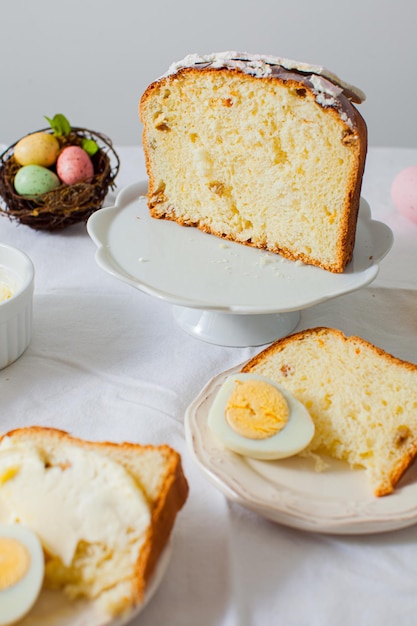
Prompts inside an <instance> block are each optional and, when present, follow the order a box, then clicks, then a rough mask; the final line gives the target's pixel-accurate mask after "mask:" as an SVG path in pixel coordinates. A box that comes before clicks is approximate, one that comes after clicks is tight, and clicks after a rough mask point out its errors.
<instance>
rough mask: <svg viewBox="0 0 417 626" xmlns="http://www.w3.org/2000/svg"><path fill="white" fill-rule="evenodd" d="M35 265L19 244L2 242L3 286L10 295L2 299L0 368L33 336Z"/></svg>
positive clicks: (0, 278) (0, 267)
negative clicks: (11, 244) (12, 244)
mask: <svg viewBox="0 0 417 626" xmlns="http://www.w3.org/2000/svg"><path fill="white" fill-rule="evenodd" d="M34 283H35V269H34V266H33V263H32V261H31V260H30V258H29V257H28V256H27V255H26V254H25V253H24V252H22V251H21V250H19V249H18V248H14V247H13V246H9V245H7V244H3V243H1V244H0V286H1V287H2V290H1V291H2V293H3V295H4V292H5V291H6V290H7V291H8V292H9V293H10V297H8V298H7V299H3V298H2V299H1V300H0V369H3V368H5V367H7V366H8V365H10V364H11V363H13V362H14V361H16V360H17V359H18V358H19V357H20V356H21V355H22V354H23V352H24V351H25V350H26V348H27V347H28V345H29V343H30V340H31V338H32V304H33V291H34Z"/></svg>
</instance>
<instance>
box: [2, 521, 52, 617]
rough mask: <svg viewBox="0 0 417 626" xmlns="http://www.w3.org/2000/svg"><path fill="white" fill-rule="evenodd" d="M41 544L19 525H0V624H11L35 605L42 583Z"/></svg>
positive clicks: (31, 533) (33, 534) (42, 560)
mask: <svg viewBox="0 0 417 626" xmlns="http://www.w3.org/2000/svg"><path fill="white" fill-rule="evenodd" d="M44 569H45V563H44V556H43V550H42V546H41V543H40V541H39V539H38V537H37V535H35V533H33V532H32V531H31V530H29V529H28V528H26V527H25V526H21V525H20V524H1V525H0V626H6V625H7V626H8V625H10V624H14V623H16V622H17V621H19V620H20V619H22V617H24V616H25V615H26V614H27V613H28V612H29V611H30V609H31V608H32V606H33V605H34V603H35V601H36V599H37V597H38V595H39V593H40V590H41V587H42V582H43V575H44Z"/></svg>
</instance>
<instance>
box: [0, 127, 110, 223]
mask: <svg viewBox="0 0 417 626" xmlns="http://www.w3.org/2000/svg"><path fill="white" fill-rule="evenodd" d="M35 139H36V141H34V140H35ZM86 141H87V142H93V143H95V145H96V148H97V149H96V152H95V153H94V154H92V155H89V154H88V153H87V152H86V151H85V150H84V148H83V147H82V146H84V145H85V143H86ZM34 152H35V153H36V165H34V164H33V161H34V157H33V154H34ZM119 166H120V161H119V157H118V155H117V153H116V151H115V150H114V148H113V145H112V142H111V140H110V139H109V138H108V137H106V136H105V135H102V134H100V133H97V132H94V131H91V130H88V129H86V128H78V127H72V128H71V130H70V132H68V134H66V135H62V136H58V137H56V136H55V135H54V134H53V130H52V129H51V128H44V129H41V130H38V131H35V132H34V133H30V134H29V135H26V136H25V137H22V139H20V140H18V141H17V142H15V143H14V144H13V145H11V146H9V147H8V148H7V150H5V151H4V152H3V154H2V155H0V213H1V214H3V215H6V216H7V217H9V218H10V219H12V220H16V221H17V222H19V223H21V224H26V225H27V226H30V227H31V228H34V229H35V230H47V231H56V230H61V229H63V228H66V227H67V226H70V225H72V224H76V223H77V222H86V221H87V220H88V218H89V217H90V215H91V214H92V213H94V211H97V210H98V209H99V208H101V206H102V205H103V202H104V199H105V197H106V195H107V193H108V191H109V189H110V188H111V189H113V188H114V180H115V178H116V176H117V173H118V171H119Z"/></svg>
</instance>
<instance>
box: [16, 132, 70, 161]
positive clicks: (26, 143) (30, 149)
mask: <svg viewBox="0 0 417 626" xmlns="http://www.w3.org/2000/svg"><path fill="white" fill-rule="evenodd" d="M59 149H60V146H59V141H58V139H57V138H56V137H54V135H51V134H50V133H44V132H38V133H32V134H31V135H26V137H23V139H21V140H20V141H18V142H17V144H16V145H15V147H14V158H15V159H16V161H17V162H18V163H19V165H42V166H43V167H50V166H51V165H54V163H55V162H56V160H57V158H58V153H59Z"/></svg>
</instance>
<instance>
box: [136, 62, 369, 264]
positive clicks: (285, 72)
mask: <svg viewBox="0 0 417 626" xmlns="http://www.w3.org/2000/svg"><path fill="white" fill-rule="evenodd" d="M364 97H365V96H364V94H363V93H362V92H361V91H360V90H359V89H357V88H355V87H353V86H350V85H348V84H347V83H345V82H344V81H342V80H340V79H339V78H338V77H337V76H335V75H334V74H332V73H331V72H329V71H327V70H325V69H324V68H322V67H319V66H314V65H308V64H305V63H299V62H295V61H290V60H288V59H282V58H278V57H272V56H262V55H250V54H247V53H238V52H223V53H214V54H209V55H201V56H200V55H197V54H193V55H189V56H187V57H186V58H184V59H183V60H181V61H179V62H177V63H174V64H173V65H172V66H171V67H170V68H169V70H168V71H167V72H166V73H165V74H164V75H163V76H162V77H161V78H159V79H158V80H156V81H154V82H153V83H151V84H150V85H149V87H148V88H147V89H146V91H145V92H144V94H143V95H142V98H141V101H140V105H139V114H140V118H141V121H142V123H143V149H144V154H145V159H146V168H147V172H148V177H149V189H148V206H149V210H150V213H151V215H152V216H153V217H155V218H163V219H169V220H174V221H176V222H177V223H179V224H182V225H184V226H196V227H198V228H200V229H201V230H203V231H205V232H207V233H211V234H213V235H217V236H219V237H223V238H225V239H228V240H232V241H236V242H239V243H242V244H247V245H250V246H254V247H257V248H262V249H266V250H268V251H270V252H273V253H279V254H281V255H282V256H284V257H286V258H288V259H292V260H298V261H302V262H304V263H307V264H312V265H315V266H319V267H321V268H324V269H326V270H329V271H331V272H336V273H340V272H343V270H344V269H345V267H346V265H347V263H348V262H349V261H350V260H351V257H352V252H353V247H354V243H355V235H356V224H357V216H358V209H359V202H360V191H361V184H362V176H363V171H364V165H365V158H366V151H367V128H366V124H365V122H364V120H363V118H362V117H361V115H360V114H359V112H358V110H357V108H356V106H355V104H359V103H360V102H361V101H362V100H363V99H364ZM354 103H355V104H354Z"/></svg>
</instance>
